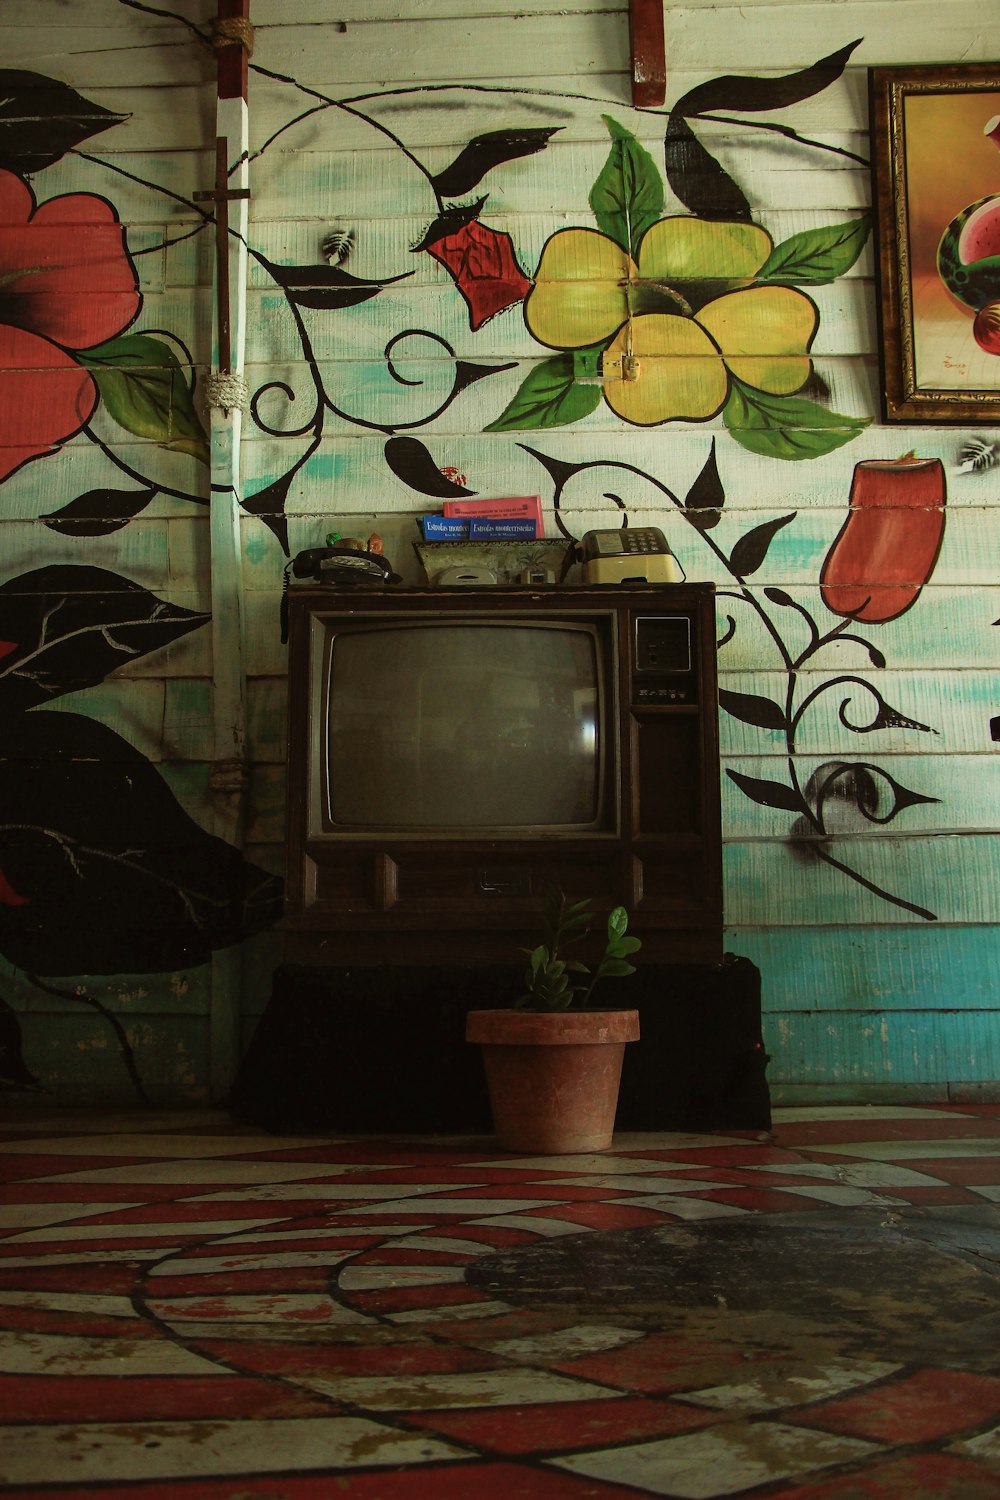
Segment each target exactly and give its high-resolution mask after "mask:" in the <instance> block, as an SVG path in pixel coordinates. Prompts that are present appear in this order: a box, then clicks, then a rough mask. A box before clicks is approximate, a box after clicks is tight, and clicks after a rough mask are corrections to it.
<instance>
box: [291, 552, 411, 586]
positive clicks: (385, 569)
mask: <svg viewBox="0 0 1000 1500" xmlns="http://www.w3.org/2000/svg"><path fill="white" fill-rule="evenodd" d="M291 569H292V573H293V574H294V576H295V577H296V578H312V579H313V580H314V581H315V582H316V583H398V582H399V578H398V576H397V575H396V574H395V573H394V572H393V570H392V565H391V563H389V562H388V561H387V560H386V558H384V557H383V556H382V554H381V552H361V551H358V550H357V549H356V548H354V547H307V548H306V550H305V551H304V552H298V553H296V555H295V556H294V557H293V558H292V562H291Z"/></svg>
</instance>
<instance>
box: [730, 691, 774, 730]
mask: <svg viewBox="0 0 1000 1500" xmlns="http://www.w3.org/2000/svg"><path fill="white" fill-rule="evenodd" d="M719 706H720V708H724V709H725V710H726V713H727V714H732V716H733V718H734V719H741V720H742V722H743V723H744V724H756V725H757V726H758V727H759V728H761V729H786V728H787V727H788V720H787V718H786V717H785V711H784V709H783V708H782V707H781V705H780V704H778V703H775V702H774V701H773V699H771V698H761V697H759V696H758V695H757V694H756V693H733V692H730V691H729V690H728V689H727V688H720V689H719Z"/></svg>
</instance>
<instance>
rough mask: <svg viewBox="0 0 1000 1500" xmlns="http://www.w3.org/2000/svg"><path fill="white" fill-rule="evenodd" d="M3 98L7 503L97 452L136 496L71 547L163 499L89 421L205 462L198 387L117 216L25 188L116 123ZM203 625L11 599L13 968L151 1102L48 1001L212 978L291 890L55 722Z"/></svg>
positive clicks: (83, 593) (75, 522)
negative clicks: (137, 977)
mask: <svg viewBox="0 0 1000 1500" xmlns="http://www.w3.org/2000/svg"><path fill="white" fill-rule="evenodd" d="M0 93H2V95H3V99H4V103H3V116H4V118H3V123H2V129H0V160H2V170H0V282H2V293H0V485H2V484H3V483H5V482H6V481H7V480H9V479H10V478H11V477H12V476H13V475H14V474H16V473H17V472H18V471H19V470H20V469H21V468H23V467H24V466H25V465H28V464H32V465H42V464H44V462H45V460H46V458H48V457H49V456H50V455H52V454H53V453H55V452H56V451H58V449H59V448H60V447H61V445H62V444H64V443H67V442H69V441H71V440H73V439H74V438H78V437H80V438H83V439H85V440H86V441H89V442H90V443H92V444H93V445H95V446H97V447H99V448H100V449H101V451H102V452H103V453H104V454H105V455H106V456H107V457H108V458H109V459H111V460H112V461H113V462H114V463H115V465H116V466H117V467H118V468H119V469H120V470H122V471H124V472H125V473H126V474H127V476H128V478H129V479H130V480H132V481H137V482H138V484H139V487H138V488H136V487H135V484H134V483H133V485H132V486H131V487H130V488H128V489H121V490H118V489H109V488H101V489H99V490H89V491H86V492H84V493H81V494H79V495H76V496H74V497H72V498H70V499H68V500H67V501H66V502H65V503H63V504H61V505H60V506H59V507H58V509H57V510H55V511H53V512H51V513H49V514H46V515H43V517H42V519H43V520H44V521H45V522H46V523H47V524H48V526H49V527H50V528H51V529H52V530H53V531H54V532H59V533H62V534H63V535H66V536H69V537H74V536H76V537H84V536H94V535H106V534H109V533H111V532H114V531H116V530H118V529H120V528H121V527H123V526H125V525H126V524H127V523H128V522H129V521H130V520H131V519H133V518H134V517H135V516H136V515H138V514H139V513H140V512H141V511H142V510H143V509H145V507H147V506H148V505H149V504H150V502H151V501H152V500H153V499H154V498H155V496H156V495H157V494H158V493H160V489H161V486H160V485H159V484H158V483H157V482H156V481H155V480H153V479H151V478H149V476H148V475H146V474H143V473H140V472H138V471H137V470H136V469H135V468H134V467H132V466H131V465H130V464H127V463H126V462H125V460H124V459H123V458H122V457H121V455H120V454H119V453H118V452H117V451H116V449H115V447H114V445H113V444H112V443H111V442H109V441H108V440H107V439H106V438H105V437H103V436H101V435H100V434H99V433H98V432H97V431H96V430H95V428H94V426H93V425H92V423H93V419H94V417H95V414H96V413H97V410H98V408H99V407H100V408H101V409H102V410H103V412H104V413H105V414H106V415H107V416H108V417H109V418H110V419H111V420H112V422H113V423H114V424H116V425H117V426H118V427H119V428H121V429H122V430H124V431H125V432H127V433H129V434H132V435H134V436H137V437H139V438H142V439H146V440H148V441H149V444H150V447H151V449H152V448H153V447H154V446H159V447H162V448H165V449H173V450H179V451H185V452H188V453H190V454H192V455H193V456H194V457H196V458H197V459H199V460H201V461H206V460H207V446H206V441H205V433H204V431H203V428H202V424H201V421H200V418H199V417H198V415H197V413H196V411H195V407H194V401H193V388H192V385H191V384H190V383H189V380H188V378H187V376H186V375H185V373H184V369H183V368H182V365H181V363H180V361H179V360H178V357H177V354H176V353H175V350H174V348H173V347H172V344H177V345H178V346H179V347H181V348H182V350H183V354H184V363H185V365H186V366H188V367H190V365H191V363H192V361H191V356H190V352H189V351H187V350H186V349H184V348H183V346H182V345H180V341H179V340H178V339H177V338H176V336H175V335H172V334H170V333H169V332H165V331H162V330H149V331H143V332H140V331H136V325H137V324H138V323H139V322H140V320H141V317H142V309H143V299H142V296H141V294H140V292H139V289H138V276H137V274H136V270H135V264H134V259H133V257H132V255H131V254H130V251H129V248H128V237H127V231H126V229H125V227H124V226H123V225H122V224H121V223H120V221H119V218H118V214H117V212H116V209H115V207H114V205H113V204H112V203H110V202H108V201H107V200H105V199H104V198H101V197H99V196H97V195H94V194H90V193H74V194H64V195H60V196H55V197H51V198H44V197H42V198H41V200H40V201H39V198H38V197H36V192H35V188H34V183H33V182H32V183H31V184H29V182H28V181H27V180H26V177H25V176H23V175H19V174H20V173H27V172H28V171H30V172H31V173H32V177H33V178H34V177H36V176H38V175H39V174H40V173H41V172H42V171H43V170H44V169H45V168H46V167H49V166H51V165H52V164H53V163H54V162H55V161H57V160H59V158H60V157H61V156H62V155H63V154H64V153H65V152H68V151H70V150H71V149H72V148H73V147H74V146H75V145H77V144H78V143H79V142H80V141H81V140H82V139H84V138H85V137H86V136H89V135H92V134H94V133H95V132H97V131H100V130H103V129H105V128H109V127H110V126H112V125H114V123H115V119H114V117H111V116H109V115H108V114H107V112H106V111H104V110H102V109H101V108H100V107H99V106H95V105H93V104H91V103H90V102H88V101H87V100H85V99H83V98H82V97H81V96H80V95H79V94H77V93H76V92H75V91H74V90H73V89H70V88H69V87H68V86H66V85H65V84H62V83H60V82H59V81H58V80H54V79H49V78H43V77H41V76H40V75H38V74H23V73H18V72H16V71H13V70H4V71H3V73H2V74H0ZM2 493H3V492H2V490H0V501H2ZM174 493H177V492H176V491H174ZM180 498H184V499H189V500H191V501H192V502H195V503H200V504H203V503H204V497H203V496H199V495H197V494H195V493H191V494H186V493H183V492H181V495H180ZM208 618H209V617H208V616H207V615H206V614H203V613H199V612H195V611H192V610H189V609H185V608H182V607H179V606H177V605H173V604H171V603H169V602H168V601H166V600H164V599H161V598H158V597H157V596H156V595H155V594H154V593H152V592H151V591H150V590H149V589H147V588H145V587H143V586H141V585H140V584H137V583H135V582H133V581H132V580H130V579H128V578H126V577H124V576H122V575H121V574H118V573H114V572H111V571H109V570H107V569H103V568H98V567H93V566H88V565H84V564H80V565H48V566H46V565H44V564H43V565H42V566H41V567H37V568H32V569H30V570H29V571H27V572H22V573H17V574H15V575H14V576H11V577H8V578H6V580H5V581H4V582H3V583H2V584H0V704H2V712H0V830H2V831H0V953H2V954H3V957H4V958H5V959H6V960H7V961H8V963H10V964H11V965H13V966H14V967H15V968H17V969H18V970H20V971H22V973H23V974H24V975H26V976H28V978H29V981H30V982H31V983H32V984H33V985H35V986H36V987H38V988H39V989H40V990H42V991H44V992H48V993H50V994H58V995H60V996H62V998H64V999H66V1000H68V1001H71V1002H75V1003H77V1004H82V1005H87V1006H90V1007H91V1008H93V1009H96V1010H98V1011H99V1012H100V1013H101V1015H102V1016H103V1017H104V1019H105V1021H106V1022H107V1025H108V1027H109V1029H110V1031H111V1032H112V1034H113V1036H114V1039H115V1042H116V1044H117V1045H118V1046H119V1047H120V1049H121V1052H122V1056H123V1061H124V1064H125V1067H126V1069H127V1071H128V1074H129V1076H130V1078H131V1080H132V1083H133V1085H134V1089H135V1092H136V1094H137V1095H138V1097H140V1098H143V1097H145V1094H144V1090H143V1085H142V1080H141V1078H140V1077H139V1074H138V1071H137V1069H136V1066H135V1062H134V1059H133V1056H132V1050H131V1048H130V1046H129V1043H128V1040H127V1037H126V1035H125V1032H124V1029H123V1028H122V1026H121V1024H120V1022H119V1021H118V1019H117V1018H116V1017H115V1016H114V1015H113V1014H112V1013H111V1012H110V1011H109V1010H108V1009H107V1007H105V1006H104V1005H103V1004H102V1003H101V1002H100V1001H99V1000H97V999H95V998H94V996H93V995H91V994H89V993H88V991H87V990H86V988H85V987H82V988H81V987H75V988H58V987H56V988H53V986H52V984H51V981H52V980H53V979H54V978H57V977H59V976H71V975H104V974H119V973H136V974H138V973H150V972H158V971H166V970H170V969H175V968H188V967H191V966H192V965H197V964H202V963H204V962H205V961H206V960H207V959H208V958H209V957H210V955H211V953H212V952H213V951H214V950H215V949H217V948H222V947H226V946H228V945H230V944H232V943H236V942H240V941H241V940H243V939H245V938H246V937H248V936H250V935H251V934H252V933H254V932H257V931H260V930H261V929H262V928H265V927H267V926H269V925H270V924H271V923H273V922H274V921H275V920H276V918H277V917H278V915H279V914H280V910H281V882H280V881H279V880H278V879H276V878H275V877H274V876H273V875H270V874H268V873H267V872H266V871H264V870H262V869H259V868H257V867H256V866H254V865H253V864H252V863H250V862H248V861H247V860H245V859H244V858H243V856H242V854H241V853H240V852H239V851H238V850H237V849H235V848H232V847H230V846H229V845H227V844H226V843H224V842H223V841H222V840H221V839H218V838H215V837H213V836H212V835H211V834H209V833H207V832H206V831H205V830H204V829H203V828H202V827H201V826H200V825H199V824H198V823H197V822H196V821H195V820H194V819H193V818H192V817H190V816H189V815H188V814H187V813H186V812H185V811H184V809H183V808H182V807H181V806H180V804H179V803H178V801H177V799H176V797H175V796H174V794H173V792H172V791H171V790H170V789H169V787H168V786H167V785H166V783H165V782H164V780H163V778H162V777H161V775H160V774H159V772H158V771H157V769H156V768H155V767H154V766H153V764H152V763H151V762H150V760H149V759H148V757H147V756H145V755H143V754H142V753H140V752H139V751H137V750H136V749H135V748H133V747H132V746H131V745H130V744H129V743H128V742H127V741H126V740H124V739H123V738H122V737H121V735H119V734H118V733H117V732H116V731H115V730H114V729H112V728H110V727H108V726H106V725H104V724H102V723H100V722H99V721H97V720H95V719H93V718H91V717H88V716H86V715H84V714H82V713H78V712H70V711H66V710H65V709H63V710H60V711H57V712H53V711H52V710H51V706H52V704H53V703H54V702H55V701H56V700H57V699H59V698H61V697H63V696H64V695H66V694H69V693H77V692H79V691H81V690H82V689H86V688H90V687H94V686H96V685H97V684H99V683H101V682H102V681H103V680H104V679H105V678H106V677H107V676H108V674H109V673H111V672H113V671H114V670H115V668H117V667H120V666H121V665H122V664H123V663H134V662H135V661H136V659H137V658H139V657H141V656H143V655H146V654H147V653H151V652H153V651H156V650H159V649H161V648H163V647H165V646H167V645H168V644H169V643H170V642H172V641H175V640H177V639H179V638H180V637H181V636H183V635H186V634H187V633H188V632H190V631H194V630H197V629H199V628H201V627H203V626H204V625H205V624H206V622H207V620H208ZM0 1019H2V1020H3V1021H4V1022H5V1028H6V1030H7V1032H8V1037H7V1045H6V1047H5V1048H4V1054H5V1065H6V1067H7V1069H8V1071H9V1070H11V1069H13V1080H11V1079H8V1081H9V1082H10V1081H16V1082H19V1083H20V1085H21V1086H28V1085H30V1083H31V1082H32V1081H33V1080H32V1075H31V1073H30V1070H27V1071H25V1068H24V1064H23V1060H21V1059H20V1044H19V1041H18V1038H17V1035H16V1023H15V1019H14V1015H13V1011H12V1010H11V1008H10V1007H9V1005H7V1003H6V1001H4V1013H3V1016H2V1017H0Z"/></svg>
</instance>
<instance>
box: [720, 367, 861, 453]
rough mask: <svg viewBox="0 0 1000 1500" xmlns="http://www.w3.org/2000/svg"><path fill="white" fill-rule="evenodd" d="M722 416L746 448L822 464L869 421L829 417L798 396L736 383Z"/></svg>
mask: <svg viewBox="0 0 1000 1500" xmlns="http://www.w3.org/2000/svg"><path fill="white" fill-rule="evenodd" d="M722 416H723V420H724V421H725V424H726V427H727V429H728V430H729V432H731V433H732V435H733V437H734V438H735V439H736V441H737V442H738V443H739V444H740V446H741V447H743V448H748V449H749V450H750V452H751V453H761V454H763V455H764V457H765V458H784V459H803V458H821V457H822V455H823V454H824V453H832V452H833V451H834V449H836V448H840V447H842V446H843V445H844V443H849V442H851V441H852V440H853V439H854V438H856V437H857V436H858V434H859V433H861V432H863V431H864V429H865V428H866V427H867V426H868V423H869V420H870V419H869V418H868V417H845V416H842V415H841V414H840V413H839V412H835V411H827V409H826V407H825V406H819V405H817V403H816V402H815V401H804V400H803V399H802V398H801V397H799V396H771V395H769V394H768V393H767V392H766V391H759V390H756V389H755V388H754V387H752V386H748V385H744V384H743V382H742V381H740V380H737V379H736V378H735V377H733V380H732V390H731V392H730V395H729V400H728V401H727V402H726V406H725V410H724V411H723V413H722Z"/></svg>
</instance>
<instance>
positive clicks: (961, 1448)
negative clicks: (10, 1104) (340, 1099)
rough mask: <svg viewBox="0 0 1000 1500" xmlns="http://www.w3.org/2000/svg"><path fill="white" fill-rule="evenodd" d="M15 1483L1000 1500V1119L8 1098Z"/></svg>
mask: <svg viewBox="0 0 1000 1500" xmlns="http://www.w3.org/2000/svg"><path fill="white" fill-rule="evenodd" d="M0 1163H2V1184H3V1185H2V1190H0V1490H2V1492H3V1493H5V1494H15V1495H22V1494H23V1495H25V1496H29V1495H30V1496H32V1497H39V1500H45V1497H50V1496H51V1497H55V1496H60V1495H62V1496H66V1495H73V1496H80V1497H86V1500H112V1497H113V1500H140V1497H141V1500H501V1497H502V1500H634V1497H635V1496H637V1495H646V1496H666V1497H676V1500H714V1497H717V1496H731V1495H754V1496H756V1495H760V1496H762V1497H764V1496H767V1497H775V1500H904V1497H911V1496H912V1497H924V1496H949V1497H953V1500H987V1497H993V1500H996V1497H998V1496H1000V1106H980V1107H976V1106H967V1107H958V1106H955V1107H935V1108H893V1107H884V1108H882V1107H871V1108H864V1109H861V1108H859V1109H855V1110H850V1109H842V1108H830V1107H827V1108H811V1109H810V1108H789V1109H777V1110H775V1124H774V1129H773V1132H772V1133H771V1134H769V1135H766V1136H764V1135H740V1134H726V1135H721V1134H710V1135H698V1136H694V1135H679V1134H669V1135H668V1134H662V1135H625V1136H620V1137H617V1138H616V1141H615V1146H614V1149H613V1150H612V1151H610V1152H607V1153H603V1154H601V1155H596V1156H567V1157H558V1158H552V1157H538V1158H528V1157H524V1158H521V1157H513V1156H510V1155H503V1154H500V1153H498V1152H496V1150H495V1149H494V1147H493V1144H492V1142H491V1141H489V1140H488V1139H484V1138H478V1137H477V1138H473V1139H470V1138H461V1139H459V1138H455V1137H448V1138H436V1139H428V1138H407V1139H404V1138H392V1139H388V1138H373V1137H325V1136H322V1137H321V1136H308V1137H297V1138H290V1137H279V1136H270V1135H267V1134H265V1133H263V1132H261V1131H258V1130H256V1129H254V1128H253V1127H247V1126H239V1125H234V1124H232V1123H231V1122H230V1121H229V1120H228V1118H227V1117H226V1116H225V1115H223V1114H219V1113H214V1112H213V1113H208V1112H206V1113H199V1114H195V1113H192V1112H183V1113H165V1112H164V1113H157V1112H153V1111H143V1112H131V1111H130V1112H114V1113H103V1112H97V1111H88V1112H80V1113H70V1112H55V1113H42V1112H40V1111H37V1110H36V1111H34V1112H28V1111H19V1110H8V1111H5V1112H3V1113H0Z"/></svg>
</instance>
